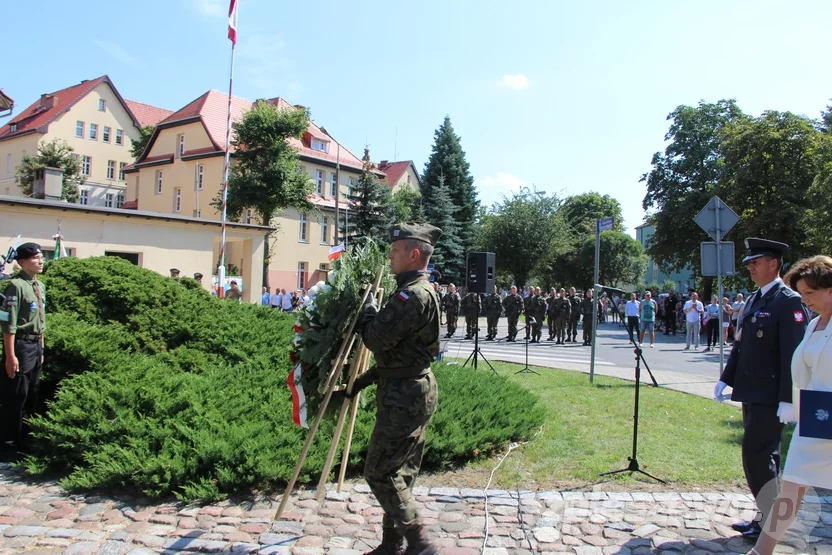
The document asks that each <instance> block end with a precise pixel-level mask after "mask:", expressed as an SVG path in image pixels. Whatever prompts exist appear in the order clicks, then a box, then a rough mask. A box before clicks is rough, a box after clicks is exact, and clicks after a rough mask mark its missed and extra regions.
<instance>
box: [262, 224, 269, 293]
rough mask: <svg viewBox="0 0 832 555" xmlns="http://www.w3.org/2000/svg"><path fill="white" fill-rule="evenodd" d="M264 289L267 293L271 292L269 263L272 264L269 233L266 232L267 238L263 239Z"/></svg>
mask: <svg viewBox="0 0 832 555" xmlns="http://www.w3.org/2000/svg"><path fill="white" fill-rule="evenodd" d="M263 249H264V251H263V252H264V255H263V287H265V288H266V290H267V291H269V292H271V287H270V286H269V262H271V256H269V232H268V231H267V232H266V236H265V238H264V239H263Z"/></svg>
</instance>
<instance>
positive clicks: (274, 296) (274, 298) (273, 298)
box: [269, 287, 283, 310]
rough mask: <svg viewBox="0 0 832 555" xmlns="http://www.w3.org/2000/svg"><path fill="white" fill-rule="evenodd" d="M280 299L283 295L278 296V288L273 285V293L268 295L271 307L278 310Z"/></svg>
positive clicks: (281, 299)
mask: <svg viewBox="0 0 832 555" xmlns="http://www.w3.org/2000/svg"><path fill="white" fill-rule="evenodd" d="M282 301H283V297H281V296H280V289H278V288H277V287H275V288H274V293H272V296H271V297H269V305H270V306H271V307H272V308H276V309H278V310H280V303H281V302H282Z"/></svg>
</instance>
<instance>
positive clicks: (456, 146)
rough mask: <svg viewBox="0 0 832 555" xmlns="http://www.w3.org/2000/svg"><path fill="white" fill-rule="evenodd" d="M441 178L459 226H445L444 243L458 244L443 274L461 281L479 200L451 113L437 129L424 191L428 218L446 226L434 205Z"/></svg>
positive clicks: (434, 222) (437, 224)
mask: <svg viewBox="0 0 832 555" xmlns="http://www.w3.org/2000/svg"><path fill="white" fill-rule="evenodd" d="M440 182H441V183H442V184H443V186H444V187H445V188H447V194H448V196H449V198H450V201H451V204H452V205H453V217H452V220H453V226H452V227H455V230H453V229H451V230H448V229H445V228H444V227H443V228H442V229H443V231H444V234H443V236H442V239H441V241H440V245H441V244H442V243H448V244H449V245H450V244H452V245H454V246H453V247H451V248H450V249H449V250H447V251H445V253H444V254H445V260H444V269H443V276H445V277H447V278H452V279H454V280H457V281H461V280H462V278H463V276H464V273H465V254H466V253H467V252H469V251H471V250H472V249H473V247H474V243H475V240H476V237H475V231H476V230H475V224H476V218H477V211H478V208H479V200H477V191H476V189H475V188H474V178H473V176H472V175H471V172H470V166H469V164H468V162H467V161H466V160H465V151H463V150H462V144H461V143H460V137H459V135H457V134H456V132H455V131H454V128H453V126H452V125H451V118H450V117H448V116H445V121H443V122H442V125H441V126H440V127H439V129H437V130H436V132H435V133H434V144H433V149H432V152H431V155H430V159H429V160H428V163H427V164H425V172H424V176H423V178H422V186H421V191H420V192H421V193H422V206H423V207H424V209H425V219H426V220H427V222H428V223H431V224H433V225H436V226H438V227H442V226H441V225H440V223H439V221H438V220H436V219H435V218H436V217H437V215H438V214H439V213H441V210H437V209H436V208H434V207H432V206H431V202H433V201H434V199H435V197H436V195H434V189H436V188H437V187H439V186H440ZM440 196H441V195H440ZM442 248H443V249H444V247H442ZM445 277H443V281H445Z"/></svg>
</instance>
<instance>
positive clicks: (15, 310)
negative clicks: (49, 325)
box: [0, 271, 46, 335]
mask: <svg viewBox="0 0 832 555" xmlns="http://www.w3.org/2000/svg"><path fill="white" fill-rule="evenodd" d="M36 280H37V278H35V277H32V276H30V275H29V274H27V273H26V272H23V271H20V272H18V274H17V275H16V276H15V277H14V278H12V279H11V280H9V282H8V284H7V285H6V287H5V290H4V291H3V294H4V295H5V296H6V301H5V303H3V310H5V311H6V312H8V313H9V320H8V321H7V322H2V323H0V327H1V328H2V329H3V333H9V334H18V335H22V334H29V333H31V334H40V333H43V330H44V328H45V327H46V326H45V323H44V322H43V321H42V320H41V318H40V313H41V310H43V311H45V310H46V308H45V306H46V287H45V286H44V284H43V282H42V281H38V287H39V289H40V300H38V295H37V293H36V292H35V287H34V283H35V281H36Z"/></svg>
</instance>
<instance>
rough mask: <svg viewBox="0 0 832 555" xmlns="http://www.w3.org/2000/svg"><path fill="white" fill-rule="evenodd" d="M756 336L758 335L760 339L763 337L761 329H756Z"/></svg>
mask: <svg viewBox="0 0 832 555" xmlns="http://www.w3.org/2000/svg"><path fill="white" fill-rule="evenodd" d="M757 337H758V338H759V339H762V338H763V330H757Z"/></svg>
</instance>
